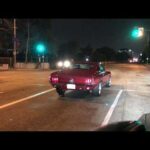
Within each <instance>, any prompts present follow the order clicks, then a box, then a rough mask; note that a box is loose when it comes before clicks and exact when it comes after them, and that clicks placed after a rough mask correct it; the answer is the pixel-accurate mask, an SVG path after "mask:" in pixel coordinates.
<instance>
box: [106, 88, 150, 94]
mask: <svg viewBox="0 0 150 150" xmlns="http://www.w3.org/2000/svg"><path fill="white" fill-rule="evenodd" d="M104 90H106V91H119V90H123V92H138V93H139V92H140V93H150V92H149V91H141V90H131V89H104Z"/></svg>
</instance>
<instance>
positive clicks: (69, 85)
mask: <svg viewBox="0 0 150 150" xmlns="http://www.w3.org/2000/svg"><path fill="white" fill-rule="evenodd" d="M67 89H72V90H73V89H76V85H75V84H67Z"/></svg>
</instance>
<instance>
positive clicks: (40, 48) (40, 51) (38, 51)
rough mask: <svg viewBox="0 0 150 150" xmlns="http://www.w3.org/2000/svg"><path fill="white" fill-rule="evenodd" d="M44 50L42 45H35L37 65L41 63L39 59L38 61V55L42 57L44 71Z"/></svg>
mask: <svg viewBox="0 0 150 150" xmlns="http://www.w3.org/2000/svg"><path fill="white" fill-rule="evenodd" d="M45 50H46V48H45V45H44V44H43V43H38V44H37V45H36V51H37V53H38V56H39V63H41V59H40V54H41V55H42V58H43V69H44V52H45Z"/></svg>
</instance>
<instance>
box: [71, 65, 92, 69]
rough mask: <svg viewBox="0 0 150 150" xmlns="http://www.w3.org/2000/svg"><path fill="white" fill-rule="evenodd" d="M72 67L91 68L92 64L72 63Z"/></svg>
mask: <svg viewBox="0 0 150 150" xmlns="http://www.w3.org/2000/svg"><path fill="white" fill-rule="evenodd" d="M71 68H72V69H90V68H93V65H89V64H73V65H72V67H71Z"/></svg>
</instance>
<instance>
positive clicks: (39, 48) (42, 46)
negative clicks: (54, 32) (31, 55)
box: [36, 43, 45, 53]
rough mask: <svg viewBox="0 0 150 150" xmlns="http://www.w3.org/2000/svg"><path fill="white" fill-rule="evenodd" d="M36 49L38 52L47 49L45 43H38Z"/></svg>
mask: <svg viewBox="0 0 150 150" xmlns="http://www.w3.org/2000/svg"><path fill="white" fill-rule="evenodd" d="M36 50H37V52H38V53H43V52H44V51H45V45H44V44H42V43H39V44H37V46H36Z"/></svg>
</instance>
